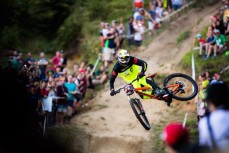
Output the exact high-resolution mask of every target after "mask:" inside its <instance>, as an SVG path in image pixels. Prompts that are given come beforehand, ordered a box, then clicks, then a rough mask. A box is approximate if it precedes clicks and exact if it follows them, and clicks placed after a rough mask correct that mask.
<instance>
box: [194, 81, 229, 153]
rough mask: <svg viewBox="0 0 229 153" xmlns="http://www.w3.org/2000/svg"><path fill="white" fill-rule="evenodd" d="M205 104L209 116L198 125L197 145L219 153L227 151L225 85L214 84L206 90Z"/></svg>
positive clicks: (228, 106)
mask: <svg viewBox="0 0 229 153" xmlns="http://www.w3.org/2000/svg"><path fill="white" fill-rule="evenodd" d="M206 93H207V96H206V102H207V105H208V109H209V111H210V114H209V115H208V116H206V117H204V118H202V119H201V120H200V122H199V124H198V129H199V143H200V145H204V146H208V147H210V148H211V149H213V150H215V149H216V150H219V151H220V152H221V153H227V152H228V150H229V139H228V137H229V132H228V131H229V118H228V116H229V103H228V101H229V99H228V95H229V91H228V87H227V85H226V84H224V83H223V84H221V83H215V84H211V85H210V86H209V87H208V88H207V92H206Z"/></svg>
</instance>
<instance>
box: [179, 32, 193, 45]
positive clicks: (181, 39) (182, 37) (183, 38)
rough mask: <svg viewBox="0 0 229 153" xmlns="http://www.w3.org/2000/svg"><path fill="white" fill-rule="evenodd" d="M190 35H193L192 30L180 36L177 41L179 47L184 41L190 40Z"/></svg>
mask: <svg viewBox="0 0 229 153" xmlns="http://www.w3.org/2000/svg"><path fill="white" fill-rule="evenodd" d="M190 34H191V31H190V30H187V31H183V32H181V33H180V34H179V35H178V37H177V39H176V43H177V45H178V44H180V43H181V42H182V41H184V40H185V39H188V38H189V36H190Z"/></svg>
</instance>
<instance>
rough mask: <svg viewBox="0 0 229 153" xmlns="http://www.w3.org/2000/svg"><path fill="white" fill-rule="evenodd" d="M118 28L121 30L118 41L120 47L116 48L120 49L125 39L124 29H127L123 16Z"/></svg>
mask: <svg viewBox="0 0 229 153" xmlns="http://www.w3.org/2000/svg"><path fill="white" fill-rule="evenodd" d="M117 28H118V32H119V42H118V47H116V50H117V49H119V48H122V45H123V41H124V37H123V34H124V31H125V27H124V23H123V19H122V18H120V19H119V25H118V27H117Z"/></svg>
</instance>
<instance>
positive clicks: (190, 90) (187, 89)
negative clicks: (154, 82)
mask: <svg viewBox="0 0 229 153" xmlns="http://www.w3.org/2000/svg"><path fill="white" fill-rule="evenodd" d="M174 85H175V86H176V85H179V88H175V87H174ZM164 87H165V91H166V92H168V93H170V94H171V95H172V98H174V99H176V100H181V101H186V100H191V99H193V98H194V97H195V96H196V95H197V93H198V86H197V84H196V82H195V81H194V80H193V79H192V78H191V77H190V76H188V75H186V74H182V73H173V74H170V75H169V76H167V77H166V78H165V80H164Z"/></svg>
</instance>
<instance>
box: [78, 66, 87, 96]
mask: <svg viewBox="0 0 229 153" xmlns="http://www.w3.org/2000/svg"><path fill="white" fill-rule="evenodd" d="M85 72H86V71H85V70H81V71H80V73H79V75H78V77H77V78H78V79H79V82H80V83H79V85H78V88H79V91H80V93H81V95H82V98H83V99H84V98H85V95H86V91H87V83H88V82H87V77H86V74H85Z"/></svg>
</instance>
